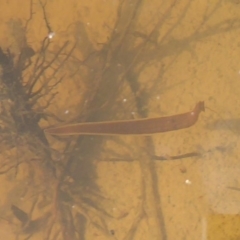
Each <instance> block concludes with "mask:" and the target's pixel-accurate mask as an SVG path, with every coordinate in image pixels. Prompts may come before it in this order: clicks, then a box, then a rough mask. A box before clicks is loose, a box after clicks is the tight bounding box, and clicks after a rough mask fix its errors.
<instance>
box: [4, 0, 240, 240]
mask: <svg viewBox="0 0 240 240" xmlns="http://www.w3.org/2000/svg"><path fill="white" fill-rule="evenodd" d="M100 2H101V4H100V3H99V0H98V1H91V2H90V3H79V2H78V1H75V0H71V1H70V2H69V3H68V4H66V3H65V2H64V1H63V2H62V1H46V2H42V1H36V2H35V1H29V5H28V6H26V10H25V11H26V12H24V13H22V12H19V13H18V11H16V12H15V13H14V12H12V13H11V14H10V15H7V13H6V16H5V15H4V16H5V18H6V19H4V21H3V22H4V24H2V26H0V27H2V29H4V27H5V28H7V32H8V34H9V36H8V40H9V41H6V39H3V40H1V46H0V47H1V49H0V65H1V79H0V90H1V91H0V111H1V117H0V133H1V134H0V142H1V144H0V149H1V155H0V156H1V157H0V173H1V181H2V182H3V183H4V184H3V186H2V187H1V189H0V190H1V199H0V200H1V201H0V207H1V208H0V217H1V219H0V234H1V236H4V237H5V239H81V240H82V239H114V240H120V239H123V240H132V239H143V240H144V239H151V240H155V239H156V240H159V239H177V238H181V239H214V238H213V237H212V236H217V235H216V232H217V231H218V230H219V226H220V225H221V222H222V220H221V219H222V216H223V215H224V214H226V215H228V214H230V213H231V214H232V215H237V214H238V212H239V207H238V202H239V200H240V194H239V193H238V191H235V192H234V191H233V192H231V191H230V189H229V187H232V188H239V186H240V181H239V180H238V171H237V170H235V169H236V168H237V167H240V166H239V163H238V161H237V157H236V152H235V151H236V149H237V148H238V145H237V143H235V142H236V138H235V139H233V136H232V135H230V134H231V133H230V132H227V133H223V135H220V134H222V132H221V131H219V130H221V129H222V128H223V123H222V122H220V121H219V120H215V118H216V115H212V113H209V112H208V111H207V112H206V113H204V116H202V115H201V117H200V119H199V122H198V124H197V126H193V127H192V128H190V129H187V130H181V131H176V132H175V131H174V132H172V133H166V134H161V135H156V136H150V137H133V136H127V137H124V136H114V137H112V136H111V137H110V136H109V137H108V136H106V137H99V136H81V137H78V136H77V137H57V136H56V137H53V136H50V135H45V134H44V132H43V129H44V128H46V127H49V126H57V125H61V124H65V123H72V122H94V121H104V120H108V121H110V120H123V119H133V118H143V117H149V116H150V117H151V116H160V115H162V116H164V115H174V114H179V113H182V112H184V111H186V109H189V110H190V109H191V108H192V107H193V106H194V105H195V104H196V103H197V102H198V101H201V100H202V101H203V100H204V101H205V102H206V104H209V105H212V106H211V108H214V106H215V107H216V106H217V104H216V102H217V101H219V98H220V97H221V96H220V97H219V95H221V94H222V96H225V95H224V94H226V93H227V92H228V91H226V89H228V90H229V91H230V90H231V91H232V92H233V93H234V90H235V89H237V88H236V87H234V86H235V85H236V86H238V83H235V82H231V84H232V85H230V83H229V81H226V82H225V79H226V78H227V77H226V78H225V77H222V78H221V76H230V75H231V74H233V72H234V71H235V69H234V70H232V71H231V72H228V71H227V70H226V72H223V67H222V66H225V65H226V63H225V60H226V57H225V55H226V54H231V53H232V51H231V50H229V52H223V53H222V55H218V54H219V52H221V51H223V50H222V48H220V47H219V46H221V44H225V43H226V42H224V41H225V40H224V38H222V39H221V40H219V37H220V36H225V38H228V37H229V39H230V40H226V41H229V43H231V44H235V45H233V46H235V47H236V48H237V44H239V43H238V42H237V40H236V42H235V41H233V37H232V35H231V34H234V33H235V32H237V31H239V28H240V19H239V18H238V15H236V12H235V6H236V5H237V3H235V2H234V1H215V2H214V3H211V4H209V2H208V1H203V2H201V4H199V3H192V1H187V0H186V1H178V0H172V1H168V2H166V1H162V2H161V1H160V2H159V1H156V2H155V1H152V2H151V3H149V2H144V1H142V0H134V1H112V0H111V1H110V0H107V1H105V0H101V1H100ZM16 4H17V3H16ZM13 5H14V4H13ZM14 6H15V5H14ZM5 8H6V9H8V8H9V6H5ZM225 8H227V9H228V10H229V11H228V12H230V13H229V14H230V15H228V13H226V12H224V11H226V10H224V9H225ZM53 9H58V11H53ZM13 11H14V10H13ZM26 14H27V15H26ZM26 16H28V17H26ZM234 16H237V17H234ZM53 33H54V34H53ZM234 39H235V38H234ZM211 41H213V42H211ZM214 41H216V42H214ZM221 41H223V42H221ZM213 43H214V44H213ZM224 46H226V45H224ZM231 46H232V45H231ZM226 49H231V48H230V47H229V48H227V47H225V48H224V50H225V51H226ZM210 51H211V53H212V54H210V55H209V52H210ZM221 57H222V58H223V60H222V61H223V62H222V61H221ZM209 58H212V59H211V60H210V59H209ZM232 58H233V56H231V59H232ZM213 59H214V61H213ZM229 59H230V57H229ZM212 62H214V64H212ZM233 65H234V63H233ZM236 67H237V66H236ZM238 67H239V66H238ZM206 70H207V71H206ZM236 72H237V71H236ZM208 74H209V75H208ZM224 74H226V75H224ZM204 79H206V80H204ZM210 79H216V80H215V81H211V80H210ZM234 84H235V85H234ZM215 89H218V90H217V91H216V90H215ZM231 91H230V92H231ZM216 92H217V93H216ZM233 93H232V94H231V96H233V95H234V94H233ZM235 95H236V96H238V94H237V93H236V94H235ZM226 98H227V97H226ZM220 99H221V98H220ZM231 101H235V102H236V101H238V100H237V98H236V99H234V100H232V99H231ZM214 104H215V105H214ZM228 104H229V105H231V106H232V105H233V104H230V103H228V102H227V101H223V102H222V104H221V106H224V107H225V108H228ZM235 105H236V104H235ZM229 109H230V110H231V114H235V113H236V111H235V109H231V108H229ZM230 110H229V111H230ZM216 111H217V109H216ZM232 119H237V117H236V116H235V117H233V118H232ZM228 124H230V125H234V129H235V130H236V131H237V125H238V122H237V121H233V120H231V121H228V122H227V125H228ZM227 125H226V126H227ZM204 126H207V128H205V127H204ZM211 129H216V130H218V131H216V133H215V132H214V131H210V130H211ZM224 134H225V135H224ZM235 137H236V136H235ZM220 138H221V139H227V140H221V141H220V140H219V139H220ZM226 141H227V142H228V144H225V142H226ZM230 145H231V146H234V147H232V149H231V152H230V151H228V146H230ZM200 149H201V152H199V150H200ZM225 149H227V150H226V151H225ZM229 154H231V156H230V157H229ZM156 155H158V156H159V157H155V159H154V158H153V156H156ZM170 156H174V157H170ZM196 157H197V158H196ZM156 159H157V160H158V161H155V160H156ZM226 159H227V160H228V161H226ZM161 160H164V161H161ZM172 160H174V161H172ZM235 160H236V161H235ZM226 166H228V167H229V168H226ZM213 169H214V171H213ZM229 191H230V192H229ZM216 196H218V197H217V198H216ZM221 197H222V198H223V199H221ZM239 206H240V205H239ZM223 208H224V209H225V211H223ZM210 213H211V214H210ZM216 219H217V220H216ZM219 219H220V220H219ZM233 219H238V217H237V216H236V218H231V219H230V221H233ZM225 220H226V219H225ZM236 221H237V222H238V220H236ZM3 228H4V229H6V231H4V230H3ZM226 229H227V228H226ZM209 231H210V232H209ZM226 231H228V232H229V234H228V233H224V234H225V237H226V238H225V239H228V236H232V232H234V231H237V230H236V229H235V228H228V229H227V230H226ZM219 239H220V238H219Z"/></svg>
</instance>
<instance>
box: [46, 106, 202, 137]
mask: <svg viewBox="0 0 240 240" xmlns="http://www.w3.org/2000/svg"><path fill="white" fill-rule="evenodd" d="M204 110H205V107H204V102H198V103H197V104H196V106H195V108H194V109H193V110H192V111H191V112H186V113H182V114H178V115H173V116H167V117H157V118H143V119H137V120H124V121H109V122H90V123H76V124H69V125H65V126H60V127H54V128H48V129H45V130H44V131H45V133H48V134H52V135H63V136H64V135H66V136H67V135H146V136H147V135H152V134H157V133H161V132H169V131H175V130H178V129H183V128H188V127H191V126H192V125H194V124H195V123H196V122H197V120H198V117H199V114H200V112H201V111H204Z"/></svg>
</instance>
